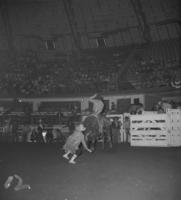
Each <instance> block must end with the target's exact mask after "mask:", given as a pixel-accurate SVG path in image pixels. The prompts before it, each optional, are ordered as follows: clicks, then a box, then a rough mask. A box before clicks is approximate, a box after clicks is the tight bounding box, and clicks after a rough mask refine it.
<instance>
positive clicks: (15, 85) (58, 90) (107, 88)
mask: <svg viewBox="0 0 181 200" xmlns="http://www.w3.org/2000/svg"><path fill="white" fill-rule="evenodd" d="M128 54H129V51H127V54H126V53H125V54H122V53H119V51H118V52H116V53H113V52H112V53H110V55H109V54H105V55H104V54H102V56H100V57H98V56H97V55H95V54H94V55H88V54H87V55H83V56H82V57H81V58H74V57H73V56H72V58H71V57H70V58H69V59H66V58H64V59H60V60H58V61H49V62H45V61H41V60H40V59H39V58H38V56H37V55H36V53H34V52H28V53H25V55H23V56H20V57H18V58H17V59H16V61H14V62H12V63H10V64H9V65H8V66H7V67H4V68H6V69H5V70H4V72H3V73H1V75H0V92H1V96H3V95H5V96H7V95H9V96H11V95H19V96H32V97H33V96H56V95H57V96H58V95H60V94H81V93H94V92H119V88H121V87H120V85H119V84H120V83H121V81H120V79H119V70H121V67H122V65H123V64H124V59H125V58H126V56H127V55H128ZM180 74H181V68H180V64H179V62H178V61H174V62H165V61H163V60H155V59H154V58H151V57H150V58H149V59H148V58H144V57H141V55H139V56H137V57H136V56H135V59H134V60H133V61H132V64H131V66H129V70H128V71H127V80H129V83H130V84H132V85H133V86H134V88H135V89H145V88H156V87H170V86H172V85H171V82H172V81H177V82H176V83H178V81H180Z"/></svg>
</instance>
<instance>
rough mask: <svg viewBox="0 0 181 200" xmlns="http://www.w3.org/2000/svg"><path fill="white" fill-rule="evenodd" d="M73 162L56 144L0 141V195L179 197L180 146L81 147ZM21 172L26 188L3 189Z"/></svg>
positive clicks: (18, 198) (79, 199)
mask: <svg viewBox="0 0 181 200" xmlns="http://www.w3.org/2000/svg"><path fill="white" fill-rule="evenodd" d="M77 161H78V162H77V164H76V165H70V164H68V162H67V161H66V160H65V159H63V158H62V150H61V148H60V147H59V146H58V145H57V144H54V145H45V144H44V145H40V144H39V145H38V144H34V145H33V144H0V199H1V200H180V199H181V148H143V147H142V148H141V147H140V148H138V147H137V148H136V147H129V146H128V145H125V144H124V145H123V144H122V145H121V144H120V145H116V146H114V147H113V149H112V150H104V151H103V150H102V149H100V148H98V149H97V151H96V152H94V153H92V154H90V153H87V152H84V154H83V155H82V156H81V157H79V159H78V160H77ZM13 174H18V175H20V176H21V177H22V178H23V180H24V183H27V184H30V185H31V188H32V189H31V190H22V191H18V192H15V191H14V190H13V189H12V188H9V189H4V186H3V184H4V182H5V180H6V179H7V177H8V176H9V175H13Z"/></svg>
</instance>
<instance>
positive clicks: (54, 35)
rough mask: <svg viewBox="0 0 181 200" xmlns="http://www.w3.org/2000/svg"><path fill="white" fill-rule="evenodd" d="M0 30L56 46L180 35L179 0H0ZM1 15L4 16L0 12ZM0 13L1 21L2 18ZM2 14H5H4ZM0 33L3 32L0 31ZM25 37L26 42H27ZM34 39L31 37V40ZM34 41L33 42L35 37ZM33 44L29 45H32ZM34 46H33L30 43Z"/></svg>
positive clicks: (91, 45) (21, 42)
mask: <svg viewBox="0 0 181 200" xmlns="http://www.w3.org/2000/svg"><path fill="white" fill-rule="evenodd" d="M4 2H5V5H6V8H7V10H8V21H9V22H8V23H7V22H5V23H7V24H8V26H9V29H8V28H7V24H6V25H5V27H6V30H5V31H11V33H10V34H9V35H10V36H12V38H13V39H14V40H15V43H16V44H18V45H17V46H19V47H21V48H23V45H25V46H26V45H27V44H25V42H24V41H25V40H26V43H27V39H28V40H29V43H31V45H32V43H36V45H38V44H39V47H38V48H40V49H41V44H40V41H45V40H54V41H59V42H57V47H58V48H60V50H62V51H64V50H65V51H66V50H71V49H74V48H83V49H89V48H96V47H97V46H99V45H100V46H101V45H103V46H104V45H106V46H107V47H115V46H125V45H129V44H140V43H144V42H152V41H159V40H164V39H172V38H178V37H180V15H179V8H180V7H179V0H7V1H6V0H4ZM3 17H4V16H3ZM3 17H2V21H3V19H4V18H3ZM5 17H7V16H5ZM0 35H2V36H3V35H4V33H2V34H1V33H0ZM30 40H31V41H30ZM32 40H34V42H32ZM38 41H39V42H38ZM34 45H35V44H34ZM36 48H37V47H36Z"/></svg>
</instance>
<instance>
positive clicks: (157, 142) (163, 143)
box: [130, 109, 181, 147]
mask: <svg viewBox="0 0 181 200" xmlns="http://www.w3.org/2000/svg"><path fill="white" fill-rule="evenodd" d="M130 122H131V124H130V133H131V138H130V143H131V146H155V147H169V146H170V147H171V146H181V110H178V109H168V111H167V113H165V114H157V113H153V112H146V113H143V114H142V115H131V116H130Z"/></svg>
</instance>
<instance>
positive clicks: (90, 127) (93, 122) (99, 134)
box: [82, 114, 112, 151]
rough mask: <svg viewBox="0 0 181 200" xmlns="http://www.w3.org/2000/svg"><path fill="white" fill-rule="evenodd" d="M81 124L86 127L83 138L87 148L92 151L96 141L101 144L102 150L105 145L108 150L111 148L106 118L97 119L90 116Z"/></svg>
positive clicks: (108, 124) (109, 127)
mask: <svg viewBox="0 0 181 200" xmlns="http://www.w3.org/2000/svg"><path fill="white" fill-rule="evenodd" d="M82 122H83V124H84V126H85V127H86V130H85V137H86V141H87V146H88V148H90V149H91V150H92V151H94V150H95V148H96V144H97V142H98V141H101V142H102V148H103V149H104V148H105V145H106V144H107V145H108V147H109V148H112V131H111V122H110V120H109V119H108V118H107V117H106V116H104V115H99V116H98V117H97V116H95V115H94V114H90V115H88V116H86V117H85V119H84V120H83V121H82Z"/></svg>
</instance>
